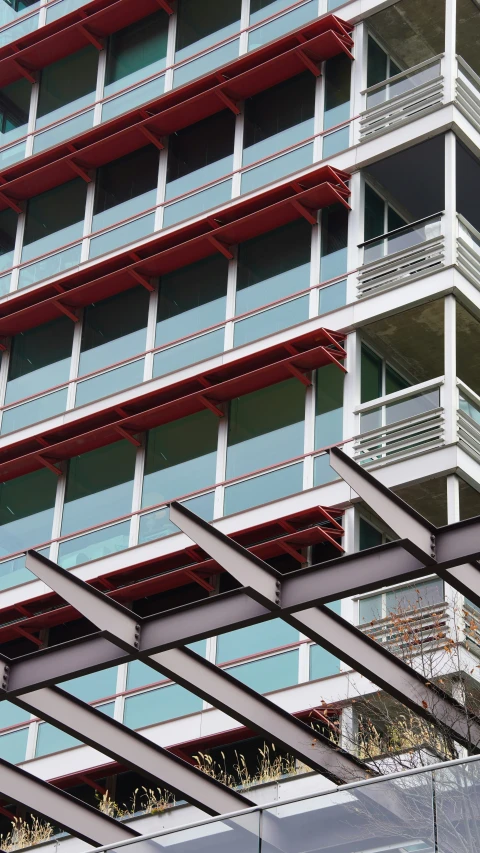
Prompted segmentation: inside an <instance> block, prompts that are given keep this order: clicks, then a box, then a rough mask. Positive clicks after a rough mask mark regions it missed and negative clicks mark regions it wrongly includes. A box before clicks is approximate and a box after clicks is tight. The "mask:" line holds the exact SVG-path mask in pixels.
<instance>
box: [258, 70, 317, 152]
mask: <svg viewBox="0 0 480 853" xmlns="http://www.w3.org/2000/svg"><path fill="white" fill-rule="evenodd" d="M315 79H316V78H315V77H314V76H313V74H312V73H311V72H310V71H306V72H305V73H304V74H299V75H297V76H296V77H292V78H291V79H289V80H285V81H284V82H283V83H279V84H278V85H276V86H272V87H271V88H270V89H267V90H266V91H265V92H260V93H259V94H258V95H254V96H253V97H252V98H248V99H247V101H246V102H245V131H244V142H243V147H244V151H243V165H248V164H249V163H254V162H256V161H257V160H261V159H262V158H263V157H267V156H268V155H269V154H273V153H274V152H276V151H281V150H282V149H284V148H288V147H289V146H290V145H293V144H295V143H296V142H301V141H302V140H303V139H307V138H308V137H309V136H312V134H313V131H314V126H313V118H314V115H315Z"/></svg>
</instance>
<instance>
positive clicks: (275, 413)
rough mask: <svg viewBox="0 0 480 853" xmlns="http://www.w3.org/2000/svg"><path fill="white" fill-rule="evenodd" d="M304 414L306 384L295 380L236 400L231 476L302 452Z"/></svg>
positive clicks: (231, 420)
mask: <svg viewBox="0 0 480 853" xmlns="http://www.w3.org/2000/svg"><path fill="white" fill-rule="evenodd" d="M304 416H305V387H304V386H303V385H302V384H301V383H300V382H298V380H295V379H287V380H286V381H285V382H278V383H277V384H275V385H271V386H270V387H268V388H262V389H261V390H259V391H254V392H253V393H251V394H245V395H244V396H242V397H237V398H236V399H235V400H232V402H231V403H230V415H229V423H228V450H227V479H231V478H233V477H239V476H241V475H242V474H247V473H250V472H252V471H256V470H258V469H260V468H266V467H267V466H269V465H275V464H276V463H277V462H282V461H284V460H288V459H292V458H293V457H294V456H299V455H300V454H302V453H303V432H304ZM252 485H253V483H252Z"/></svg>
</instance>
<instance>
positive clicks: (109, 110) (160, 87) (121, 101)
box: [102, 75, 165, 121]
mask: <svg viewBox="0 0 480 853" xmlns="http://www.w3.org/2000/svg"><path fill="white" fill-rule="evenodd" d="M123 82H124V81H122V83H123ZM119 85H120V84H119V83H116V84H112V88H113V87H114V88H115V89H118V87H119ZM105 88H107V87H105ZM122 88H123V86H122ZM109 89H110V87H109ZM164 91H165V75H162V76H161V77H154V79H153V80H149V81H148V82H147V83H142V84H141V85H139V86H136V87H135V88H134V89H129V90H128V91H127V92H124V93H123V94H119V95H117V96H116V97H114V98H110V100H109V101H106V102H105V103H104V104H103V106H102V121H110V119H111V118H115V116H119V115H121V114H122V113H126V112H129V111H130V110H133V109H135V108H136V107H138V106H139V105H140V104H146V103H147V102H148V101H153V100H154V99H155V98H159V97H160V95H163V93H164ZM105 94H107V93H105Z"/></svg>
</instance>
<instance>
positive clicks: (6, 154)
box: [0, 142, 27, 169]
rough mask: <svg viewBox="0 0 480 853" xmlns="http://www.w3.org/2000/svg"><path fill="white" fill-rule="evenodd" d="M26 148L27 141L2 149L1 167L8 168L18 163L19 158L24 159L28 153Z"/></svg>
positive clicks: (0, 152) (0, 154)
mask: <svg viewBox="0 0 480 853" xmlns="http://www.w3.org/2000/svg"><path fill="white" fill-rule="evenodd" d="M26 148H27V146H26V143H25V142H19V143H18V145H10V147H9V148H3V149H2V150H1V151H0V166H1V168H2V169H6V168H7V167H8V166H12V165H13V164H14V163H18V162H19V160H23V158H24V157H25V155H26Z"/></svg>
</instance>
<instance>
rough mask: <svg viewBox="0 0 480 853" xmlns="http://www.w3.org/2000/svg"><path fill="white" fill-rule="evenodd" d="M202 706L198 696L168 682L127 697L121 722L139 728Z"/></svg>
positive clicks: (182, 715)
mask: <svg viewBox="0 0 480 853" xmlns="http://www.w3.org/2000/svg"><path fill="white" fill-rule="evenodd" d="M202 707H203V702H202V700H201V699H200V698H199V697H198V696H194V695H193V693H189V691H188V690H185V688H184V687H180V686H179V685H178V684H168V685H167V686H166V687H160V688H158V689H157V690H150V691H149V692H147V693H140V694H139V695H138V696H129V697H127V699H125V712H124V716H123V722H124V725H126V726H128V727H129V728H131V729H139V728H142V727H143V726H152V725H154V724H155V723H163V722H164V721H165V720H172V719H174V718H175V717H184V716H185V715H186V714H195V713H196V712H197V711H201V710H202Z"/></svg>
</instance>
